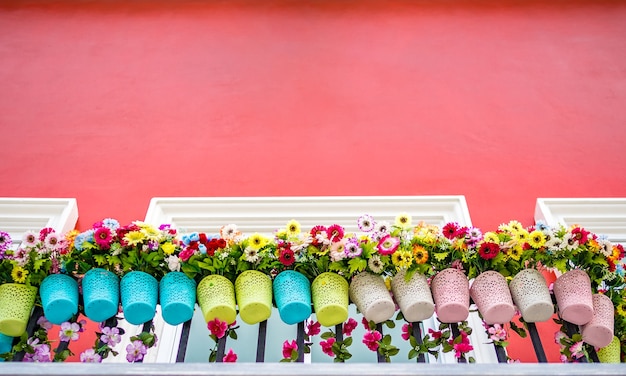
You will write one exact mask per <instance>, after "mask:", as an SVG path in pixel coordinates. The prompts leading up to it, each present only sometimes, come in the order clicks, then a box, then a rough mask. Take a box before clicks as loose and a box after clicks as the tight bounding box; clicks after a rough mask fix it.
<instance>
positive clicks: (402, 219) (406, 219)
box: [394, 213, 411, 229]
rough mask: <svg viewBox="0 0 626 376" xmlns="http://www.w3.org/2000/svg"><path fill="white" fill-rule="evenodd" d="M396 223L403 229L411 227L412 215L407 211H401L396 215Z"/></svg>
mask: <svg viewBox="0 0 626 376" xmlns="http://www.w3.org/2000/svg"><path fill="white" fill-rule="evenodd" d="M394 225H395V226H397V227H400V228H402V229H406V228H409V227H411V216H410V215H409V214H407V213H400V214H398V215H397V216H396V219H395V221H394Z"/></svg>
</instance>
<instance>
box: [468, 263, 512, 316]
mask: <svg viewBox="0 0 626 376" xmlns="http://www.w3.org/2000/svg"><path fill="white" fill-rule="evenodd" d="M470 296H471V297H472V300H474V303H476V307H478V311H479V312H480V314H481V315H482V317H483V320H485V323H487V324H489V325H493V324H504V323H507V322H509V321H511V319H513V316H514V315H515V306H514V305H513V298H511V292H510V291H509V285H508V284H507V282H506V279H505V278H504V276H503V275H502V274H500V273H498V272H496V271H494V270H489V271H486V272H484V273H481V274H480V275H479V276H478V277H476V279H474V282H473V283H472V288H471V289H470Z"/></svg>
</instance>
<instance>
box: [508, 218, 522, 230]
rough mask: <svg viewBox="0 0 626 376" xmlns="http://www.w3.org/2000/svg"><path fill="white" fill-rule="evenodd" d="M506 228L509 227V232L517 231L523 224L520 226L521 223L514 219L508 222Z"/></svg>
mask: <svg viewBox="0 0 626 376" xmlns="http://www.w3.org/2000/svg"><path fill="white" fill-rule="evenodd" d="M508 228H509V231H511V232H518V231H521V230H524V226H522V224H521V223H520V222H519V221H515V220H513V221H510V222H509V224H508Z"/></svg>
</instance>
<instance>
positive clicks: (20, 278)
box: [11, 265, 28, 283]
mask: <svg viewBox="0 0 626 376" xmlns="http://www.w3.org/2000/svg"><path fill="white" fill-rule="evenodd" d="M26 277H28V270H26V269H24V268H22V267H21V266H19V265H16V266H15V267H13V271H11V278H13V281H14V282H15V283H24V282H26Z"/></svg>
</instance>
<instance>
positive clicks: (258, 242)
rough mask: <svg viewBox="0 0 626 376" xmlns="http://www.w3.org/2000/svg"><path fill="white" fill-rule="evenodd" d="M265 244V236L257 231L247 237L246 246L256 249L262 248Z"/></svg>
mask: <svg viewBox="0 0 626 376" xmlns="http://www.w3.org/2000/svg"><path fill="white" fill-rule="evenodd" d="M266 244H267V238H266V237H265V236H263V235H261V234H259V233H258V232H255V233H254V234H252V235H250V237H249V238H248V246H249V247H251V248H254V249H256V250H257V251H258V250H259V249H261V248H263V247H264V246H265V245H266Z"/></svg>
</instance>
